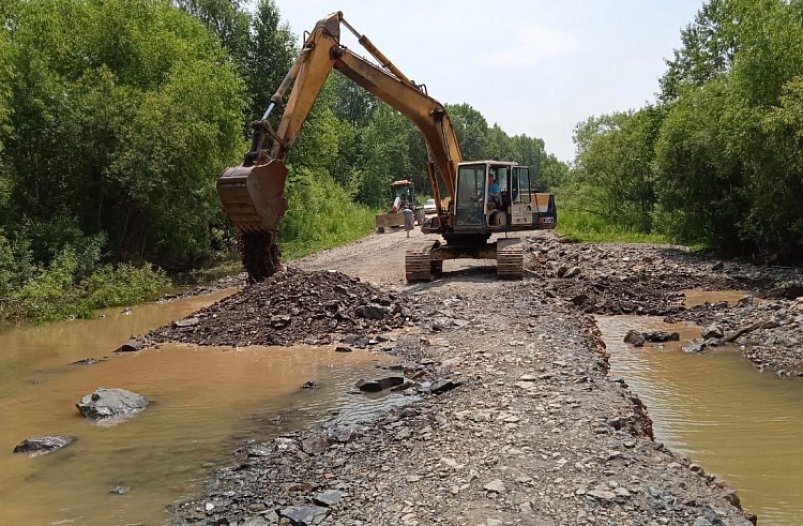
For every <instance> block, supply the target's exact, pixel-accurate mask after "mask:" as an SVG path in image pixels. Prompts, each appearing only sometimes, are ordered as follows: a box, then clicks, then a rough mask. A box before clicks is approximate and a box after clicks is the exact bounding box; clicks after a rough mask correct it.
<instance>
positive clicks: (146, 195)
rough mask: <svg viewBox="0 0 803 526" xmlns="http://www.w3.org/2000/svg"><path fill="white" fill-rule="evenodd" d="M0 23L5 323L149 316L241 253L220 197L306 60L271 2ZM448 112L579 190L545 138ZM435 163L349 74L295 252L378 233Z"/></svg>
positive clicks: (293, 207) (28, 15) (33, 16)
mask: <svg viewBox="0 0 803 526" xmlns="http://www.w3.org/2000/svg"><path fill="white" fill-rule="evenodd" d="M0 20H2V24H0V310H3V312H6V313H7V312H9V311H10V312H13V313H22V315H25V314H26V313H27V314H28V315H31V316H33V317H37V318H57V317H63V316H65V315H70V314H74V315H86V314H87V313H89V312H91V309H92V308H95V307H98V306H101V305H105V304H115V303H126V302H131V301H138V300H140V299H142V298H144V297H147V296H148V295H149V294H153V292H154V291H157V290H159V289H160V288H163V287H164V286H165V285H166V284H167V283H168V278H167V275H166V274H165V273H164V272H162V271H161V270H157V268H162V269H166V270H167V271H168V273H171V274H172V273H175V272H179V271H186V270H188V269H193V268H197V267H199V266H203V265H206V264H209V263H210V262H211V261H213V260H214V259H215V257H217V256H218V255H219V254H220V253H221V252H223V251H225V250H227V249H228V248H229V247H230V246H231V244H232V240H233V238H234V232H232V230H231V228H230V227H229V226H228V225H227V224H226V221H225V217H224V216H223V214H222V212H221V209H220V206H219V202H218V198H217V195H216V191H215V182H216V180H217V177H218V175H219V174H220V172H221V171H222V170H223V168H224V167H226V166H231V165H234V164H238V163H239V162H240V160H241V158H242V157H241V156H242V154H243V153H244V152H245V151H246V150H247V148H248V141H247V136H248V134H249V133H250V129H249V126H248V124H249V123H250V122H251V121H252V120H254V119H256V118H258V117H259V116H261V114H262V112H263V111H264V107H265V104H266V103H267V101H268V99H269V98H270V95H271V94H272V93H273V91H274V90H275V88H276V87H277V86H278V85H279V83H280V81H281V79H282V78H283V77H284V75H285V73H286V72H287V70H288V69H289V67H290V64H291V62H292V60H293V59H294V57H295V56H296V54H297V52H298V45H297V44H298V39H297V37H296V36H294V34H293V32H292V30H291V28H290V27H289V26H288V25H287V24H286V23H285V22H283V21H282V19H281V16H280V13H279V11H278V9H277V8H276V5H275V4H274V2H273V0H259V1H258V2H256V5H254V6H252V5H251V3H250V2H245V1H241V0H170V1H168V0H4V1H3V2H0ZM302 29H303V28H302ZM447 107H448V110H449V112H450V114H451V116H452V119H453V121H454V123H455V127H456V129H457V134H458V138H459V140H460V145H461V148H462V149H463V153H464V156H465V157H466V158H467V159H474V158H477V159H479V158H494V157H498V158H503V159H511V160H516V161H518V162H520V163H522V164H529V165H530V166H533V167H534V171H535V172H536V173H537V174H539V175H540V177H541V180H542V181H543V183H544V184H545V185H548V184H557V183H558V182H559V181H560V180H562V179H564V178H565V177H566V174H567V173H568V169H567V167H566V165H565V164H563V163H561V162H559V161H558V160H557V159H556V158H555V157H554V156H552V155H550V154H548V153H547V152H546V150H545V148H544V143H543V141H541V140H540V139H538V138H533V137H528V136H525V135H515V136H510V135H508V134H507V133H505V132H504V131H503V130H502V128H500V126H498V125H496V124H489V123H488V122H487V120H486V119H485V117H483V115H482V114H481V113H480V112H479V111H478V110H476V109H474V108H472V107H471V106H470V105H468V104H450V105H448V106H447ZM425 162H426V150H425V147H424V144H423V140H422V138H421V136H420V134H419V133H418V131H417V130H416V129H415V128H414V127H413V126H412V125H411V124H410V123H409V122H408V121H407V120H406V119H405V118H403V117H402V116H401V115H400V114H398V113H397V112H395V111H393V110H392V109H390V108H389V107H387V106H386V105H384V104H383V103H381V102H380V101H378V100H377V99H376V98H374V97H373V96H372V95H371V94H369V93H367V92H365V91H364V90H362V89H361V88H359V87H357V86H356V85H354V84H352V83H351V82H350V81H348V80H347V79H345V78H344V77H342V76H340V75H339V74H336V73H335V74H333V75H332V76H331V77H330V78H329V80H328V81H327V83H326V86H325V88H324V90H323V92H322V94H321V96H320V97H319V100H318V101H317V103H316V105H315V107H314V108H313V111H312V113H311V115H310V117H309V119H308V121H307V123H306V124H305V127H304V129H303V131H302V134H301V136H300V137H299V140H298V142H297V143H296V146H295V147H294V149H293V151H292V153H291V156H290V160H289V164H290V169H291V170H290V176H289V182H288V188H287V193H288V196H289V199H290V209H289V210H288V213H287V215H286V216H285V219H284V221H283V222H282V224H281V228H280V237H281V240H282V246H283V247H284V248H285V249H286V251H288V252H290V253H291V254H292V253H301V252H303V251H308V250H311V249H315V248H319V247H322V246H326V245H331V244H333V243H338V242H343V241H346V240H348V239H351V238H354V237H357V236H359V235H362V234H364V233H365V232H366V231H367V230H369V229H370V228H371V227H372V223H373V214H374V212H375V211H376V210H379V209H383V208H386V207H388V205H389V203H388V202H387V201H388V187H389V183H390V182H391V181H392V180H394V179H400V178H412V179H414V181H415V182H416V183H417V187H418V188H419V190H423V191H424V192H426V191H427V187H428V182H427V179H426V170H425ZM147 262H150V263H147ZM151 263H153V264H155V266H153V265H151Z"/></svg>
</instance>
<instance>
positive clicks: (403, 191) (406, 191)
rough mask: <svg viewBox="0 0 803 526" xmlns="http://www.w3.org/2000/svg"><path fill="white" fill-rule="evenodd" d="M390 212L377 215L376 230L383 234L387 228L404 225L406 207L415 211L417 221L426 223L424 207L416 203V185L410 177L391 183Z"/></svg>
mask: <svg viewBox="0 0 803 526" xmlns="http://www.w3.org/2000/svg"><path fill="white" fill-rule="evenodd" d="M390 202H391V206H390V212H389V213H387V214H379V215H377V216H376V230H377V231H378V232H379V233H380V234H381V233H383V232H385V229H387V228H399V227H403V226H404V214H403V213H402V210H403V209H404V208H405V207H408V208H410V210H412V211H413V215H414V217H415V221H416V223H418V224H419V225H422V224H423V223H424V207H423V206H419V205H417V204H416V195H415V185H414V184H413V182H412V181H411V180H409V179H402V180H400V181H393V182H392V183H391V184H390Z"/></svg>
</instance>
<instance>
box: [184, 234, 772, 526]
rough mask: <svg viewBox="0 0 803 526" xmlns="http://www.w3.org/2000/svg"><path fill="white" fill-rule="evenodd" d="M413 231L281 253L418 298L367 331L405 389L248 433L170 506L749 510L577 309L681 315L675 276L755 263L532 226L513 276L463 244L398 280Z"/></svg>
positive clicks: (196, 515)
mask: <svg viewBox="0 0 803 526" xmlns="http://www.w3.org/2000/svg"><path fill="white" fill-rule="evenodd" d="M419 236H420V234H417V233H414V234H413V235H412V237H411V239H410V241H408V239H407V238H406V237H405V235H404V232H396V233H389V234H384V235H372V236H368V237H367V238H365V239H363V240H360V241H358V242H356V243H353V244H350V245H347V246H344V247H340V248H337V249H334V250H330V251H326V252H323V253H320V254H316V255H314V256H311V257H308V258H305V259H303V260H301V261H298V262H296V263H295V264H294V266H297V267H300V268H301V269H304V270H307V271H312V270H338V271H340V272H343V273H345V274H348V275H350V276H355V277H359V278H360V279H361V280H365V281H368V282H370V283H373V284H375V285H382V286H384V287H387V288H390V289H392V290H393V291H394V292H395V293H397V294H399V295H400V296H402V297H404V298H405V300H406V301H408V302H409V304H411V305H413V307H412V311H413V314H412V319H411V321H410V322H409V327H408V331H407V332H406V333H405V334H398V333H394V334H395V335H394V334H390V335H386V336H387V337H388V338H389V341H387V342H386V343H384V344H381V345H379V347H380V348H382V350H384V351H385V352H388V353H390V354H393V355H395V356H397V357H398V358H399V360H400V361H399V365H397V366H395V367H394V370H393V371H377V376H378V377H381V376H387V375H395V376H404V377H406V378H408V379H410V380H406V381H405V386H407V387H408V389H407V391H405V392H404V393H406V394H405V395H400V394H396V395H393V396H397V397H399V398H400V399H402V400H404V401H405V402H404V403H402V404H399V405H400V407H399V408H397V409H395V410H392V411H390V412H388V413H387V414H385V415H382V416H380V417H379V418H378V420H374V421H372V422H368V423H366V422H363V423H356V422H351V423H349V422H343V421H340V422H338V421H337V419H334V420H333V421H330V422H327V423H324V424H321V425H319V426H316V427H315V428H314V429H309V430H306V431H303V432H301V433H296V434H293V435H290V436H285V437H280V438H276V439H271V440H266V441H265V442H262V443H251V444H248V445H246V446H244V447H243V448H242V449H241V450H239V451H238V453H237V454H236V455H235V458H234V460H233V465H232V466H231V467H230V468H227V469H223V470H220V471H218V472H217V473H215V475H214V479H213V480H212V482H211V483H210V486H209V491H208V494H207V495H205V496H204V497H203V498H200V499H196V500H192V501H190V502H186V503H183V504H181V505H179V506H177V507H176V508H175V510H174V514H175V523H176V524H194V523H201V524H238V525H250V526H255V525H264V524H274V523H279V524H334V525H369V524H370V525H374V524H394V525H397V524H402V525H410V526H412V525H424V524H467V525H486V526H493V525H507V524H522V525H539V526H546V525H563V524H610V525H631V524H632V525H659V524H673V525H681V524H682V525H694V526H712V525H723V524H727V525H746V524H749V521H748V518H746V517H748V515H747V514H746V513H745V512H743V511H742V510H741V509H740V508H739V507H738V503H739V499H738V497H737V496H736V494H735V493H734V492H733V491H732V490H731V489H730V488H728V487H727V486H726V485H725V484H724V483H723V482H722V481H720V480H718V479H716V478H715V477H713V476H710V475H708V474H706V473H705V472H704V470H703V469H702V468H700V467H699V466H696V465H693V464H691V463H690V462H689V461H688V460H687V459H684V458H681V457H679V456H677V455H675V454H673V453H672V452H671V451H668V450H667V449H666V448H664V447H663V446H662V445H661V444H659V443H656V442H654V441H653V440H652V438H651V436H652V430H651V422H650V420H649V417H648V414H647V412H648V409H646V408H644V407H643V406H642V404H641V402H640V401H639V400H638V399H637V398H636V397H635V396H634V395H633V394H632V393H631V392H630V391H629V390H628V389H627V387H626V385H624V383H623V382H621V381H617V380H616V379H614V378H611V377H609V375H608V374H607V371H608V365H607V353H606V351H605V348H604V344H603V343H602V342H601V340H600V339H599V337H598V331H597V329H596V326H595V324H594V321H593V319H592V318H591V317H590V316H588V315H587V314H586V313H587V312H626V311H629V310H635V311H638V312H642V311H643V312H645V313H646V312H655V313H664V314H675V315H679V314H682V313H683V312H684V311H685V309H683V307H682V295H681V296H680V300H678V295H677V290H679V289H678V288H677V287H681V288H689V286H712V285H717V286H722V285H730V286H733V287H732V288H736V285H738V286H740V287H745V286H747V285H750V284H756V283H758V282H759V281H760V279H763V278H762V277H761V276H759V275H755V276H751V275H750V274H749V272H748V271H746V270H745V271H744V272H742V273H741V274H740V273H737V272H731V273H730V274H721V273H720V274H717V273H716V272H719V270H717V271H711V267H712V263H711V262H710V261H705V260H703V259H699V258H696V256H693V255H691V254H689V253H687V252H685V251H683V250H678V249H675V248H671V247H649V246H647V247H637V248H632V247H631V246H627V245H609V246H593V245H567V244H564V243H561V242H560V240H558V239H557V238H556V237H555V236H553V235H552V234H539V235H537V236H535V237H534V238H533V239H532V240H530V242H529V251H528V257H527V264H528V266H529V268H530V271H529V272H528V273H527V277H526V278H525V279H524V280H523V281H519V282H497V281H496V279H495V269H494V266H493V265H492V264H491V262H487V264H484V263H483V262H469V263H465V264H460V265H455V264H449V263H447V264H446V265H445V267H444V270H445V271H446V273H447V274H446V276H445V277H444V278H442V279H439V280H436V281H434V282H432V283H426V284H417V285H413V286H407V285H405V284H404V283H403V259H404V246H405V244H406V243H408V242H411V241H414V240H416V238H417V237H419ZM589 250H590V252H589ZM634 264H636V265H637V266H638V267H639V268H638V269H637V270H636V271H634V269H633V265H634ZM673 265H674V267H673ZM715 266H717V268H719V265H715ZM574 267H578V268H577V270H575V269H574ZM742 270H744V269H742ZM712 272H713V273H712ZM620 273H621V275H620ZM633 276H636V278H635V279H634V278H633ZM639 276H640V277H639ZM762 276H763V275H762ZM764 278H766V276H764ZM341 336H342V335H341ZM366 336H371V337H373V336H375V335H371V334H368V335H366ZM376 336H378V335H376ZM381 339H384V338H381Z"/></svg>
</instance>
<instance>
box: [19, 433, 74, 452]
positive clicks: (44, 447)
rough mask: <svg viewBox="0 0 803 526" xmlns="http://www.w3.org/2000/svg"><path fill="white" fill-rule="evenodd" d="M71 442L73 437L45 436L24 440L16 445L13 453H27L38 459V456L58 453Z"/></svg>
mask: <svg viewBox="0 0 803 526" xmlns="http://www.w3.org/2000/svg"><path fill="white" fill-rule="evenodd" d="M73 441H75V437H71V436H64V435H47V436H39V437H31V438H26V439H25V440H23V441H22V442H20V443H19V444H17V445H16V447H15V448H14V453H27V454H28V455H30V456H32V457H38V456H39V455H46V454H48V453H52V452H54V451H58V450H59V449H61V448H63V447H66V446H68V445H69V444H71V443H72V442H73Z"/></svg>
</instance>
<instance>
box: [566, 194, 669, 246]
mask: <svg viewBox="0 0 803 526" xmlns="http://www.w3.org/2000/svg"><path fill="white" fill-rule="evenodd" d="M557 232H558V233H559V234H561V235H562V236H564V237H566V238H568V239H571V240H573V241H586V242H605V241H611V242H617V241H618V242H625V243H669V240H668V239H667V238H666V237H665V236H662V235H660V234H654V233H645V232H640V231H638V230H635V229H632V228H628V227H626V226H624V225H619V224H616V223H615V222H612V221H610V220H609V219H607V218H606V217H603V216H602V215H600V214H597V213H594V212H590V211H587V210H581V209H579V208H576V207H574V206H572V204H571V203H567V205H566V206H561V204H560V203H558V227H557Z"/></svg>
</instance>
